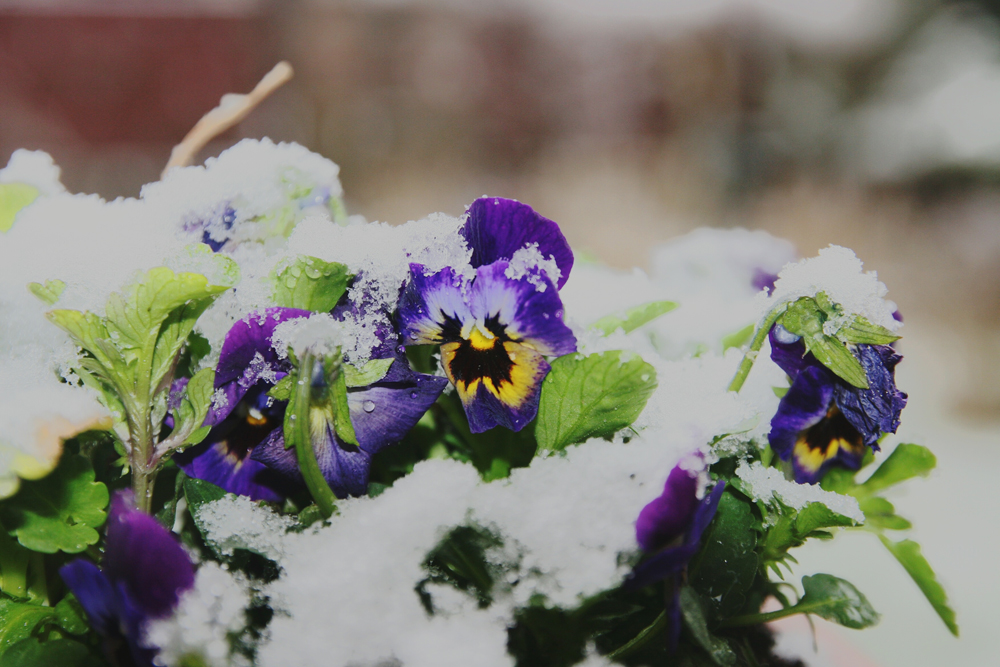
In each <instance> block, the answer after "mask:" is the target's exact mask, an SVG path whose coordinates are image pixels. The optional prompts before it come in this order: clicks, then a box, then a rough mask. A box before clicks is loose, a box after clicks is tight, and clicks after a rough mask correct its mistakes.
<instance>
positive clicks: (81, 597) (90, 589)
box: [59, 558, 118, 636]
mask: <svg viewBox="0 0 1000 667" xmlns="http://www.w3.org/2000/svg"><path fill="white" fill-rule="evenodd" d="M59 576H61V577H62V580H63V581H64V582H66V587H67V588H69V590H71V591H72V592H73V595H75V596H76V599H77V600H78V601H79V602H80V606H81V607H83V610H84V611H85V612H86V613H87V620H89V621H90V626H91V627H92V628H94V630H96V631H97V633H98V634H100V635H104V636H108V635H110V634H112V632H115V631H117V627H116V626H117V618H118V609H117V602H116V600H115V590H114V586H112V584H111V582H110V581H108V578H107V576H105V574H104V573H103V572H101V570H100V569H99V568H98V567H97V566H96V565H94V564H93V563H91V562H90V561H88V560H84V559H83V558H77V559H76V560H74V561H72V562H70V563H67V564H66V565H63V566H62V567H61V568H59Z"/></svg>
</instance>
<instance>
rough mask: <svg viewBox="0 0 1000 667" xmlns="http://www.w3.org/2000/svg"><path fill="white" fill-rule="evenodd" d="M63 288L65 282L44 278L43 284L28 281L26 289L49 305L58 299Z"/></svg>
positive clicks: (64, 287)
mask: <svg viewBox="0 0 1000 667" xmlns="http://www.w3.org/2000/svg"><path fill="white" fill-rule="evenodd" d="M65 289H66V283H64V282H63V281H61V280H46V281H45V283H44V284H42V283H28V291H30V292H31V293H32V294H34V295H35V296H36V297H38V298H39V300H41V301H42V302H43V303H45V304H47V305H49V306H51V305H52V304H54V303H55V302H56V301H58V300H59V297H60V296H62V293H63V290H65Z"/></svg>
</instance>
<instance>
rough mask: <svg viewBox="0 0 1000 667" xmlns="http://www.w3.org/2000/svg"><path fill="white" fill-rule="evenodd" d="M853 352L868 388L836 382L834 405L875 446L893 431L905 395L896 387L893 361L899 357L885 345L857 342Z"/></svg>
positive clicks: (903, 403) (896, 426) (865, 441)
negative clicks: (859, 343)
mask: <svg viewBox="0 0 1000 667" xmlns="http://www.w3.org/2000/svg"><path fill="white" fill-rule="evenodd" d="M856 354H857V357H858V359H859V361H861V366H862V367H863V368H864V369H865V375H866V376H867V378H868V389H858V388H856V387H852V386H849V385H847V384H845V383H838V385H837V389H836V400H837V406H838V407H839V408H840V410H841V411H842V412H843V413H844V416H845V417H846V418H847V420H848V421H849V422H851V424H852V425H853V426H854V428H856V429H857V430H858V432H859V433H861V435H862V436H863V437H864V443H865V444H866V445H871V446H873V447H876V448H877V442H878V439H879V438H880V437H881V436H882V434H883V433H895V432H896V429H897V428H899V415H900V412H901V411H902V409H903V408H904V407H905V406H906V399H907V396H906V394H905V393H903V392H901V391H899V390H898V389H897V388H896V377H895V376H896V372H895V369H896V364H898V363H899V362H900V360H902V357H901V356H900V355H899V354H897V353H896V352H895V350H893V349H892V348H891V347H889V346H888V345H858V346H857V348H856Z"/></svg>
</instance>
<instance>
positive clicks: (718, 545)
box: [688, 489, 760, 616]
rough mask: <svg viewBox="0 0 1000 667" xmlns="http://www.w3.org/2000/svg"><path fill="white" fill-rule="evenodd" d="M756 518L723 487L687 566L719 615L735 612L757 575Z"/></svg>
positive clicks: (692, 578) (744, 600)
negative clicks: (706, 528)
mask: <svg viewBox="0 0 1000 667" xmlns="http://www.w3.org/2000/svg"><path fill="white" fill-rule="evenodd" d="M759 527H760V521H759V520H758V519H756V518H755V517H754V515H753V513H752V512H751V510H750V504H749V503H746V502H743V501H741V500H740V499H738V498H737V497H736V496H735V495H733V494H732V493H730V492H729V490H728V489H727V490H726V492H725V493H723V494H722V498H721V499H720V500H719V509H718V510H717V511H716V513H715V518H714V519H712V523H711V524H710V525H709V527H708V530H706V531H705V534H704V536H703V537H702V540H701V543H702V545H703V546H702V549H701V551H700V552H699V553H698V555H697V556H695V558H694V559H693V560H692V561H691V564H690V565H689V567H688V575H689V581H690V582H691V585H692V586H694V588H695V590H697V591H698V592H699V593H701V594H702V595H704V596H705V597H706V598H714V599H715V600H716V601H717V603H718V608H717V611H718V613H719V614H721V615H723V616H728V615H731V614H734V613H736V612H738V611H739V610H740V609H742V607H743V605H744V604H745V603H746V599H747V593H748V592H749V591H750V588H751V587H752V586H753V583H754V579H755V578H756V576H757V565H758V557H757V553H756V551H755V549H756V547H757V529H758V528H759Z"/></svg>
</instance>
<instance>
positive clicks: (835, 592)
mask: <svg viewBox="0 0 1000 667" xmlns="http://www.w3.org/2000/svg"><path fill="white" fill-rule="evenodd" d="M802 588H803V590H804V591H805V594H804V595H803V596H802V598H801V599H800V600H799V603H798V604H797V605H795V609H797V610H798V611H801V612H805V613H808V614H816V615H817V616H819V617H820V618H825V619H826V620H828V621H833V622H834V623H839V624H840V625H843V626H845V627H848V628H854V629H856V630H860V629H861V628H867V627H870V626H872V625H875V624H876V623H878V620H879V614H878V612H877V611H875V610H874V609H873V608H872V606H871V604H870V603H869V602H868V599H867V598H865V596H864V595H862V594H861V591H859V590H858V589H857V588H855V587H854V585H853V584H852V583H850V582H849V581H845V580H843V579H840V578H838V577H834V576H832V575H829V574H816V575H813V576H811V577H810V576H805V577H802Z"/></svg>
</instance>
